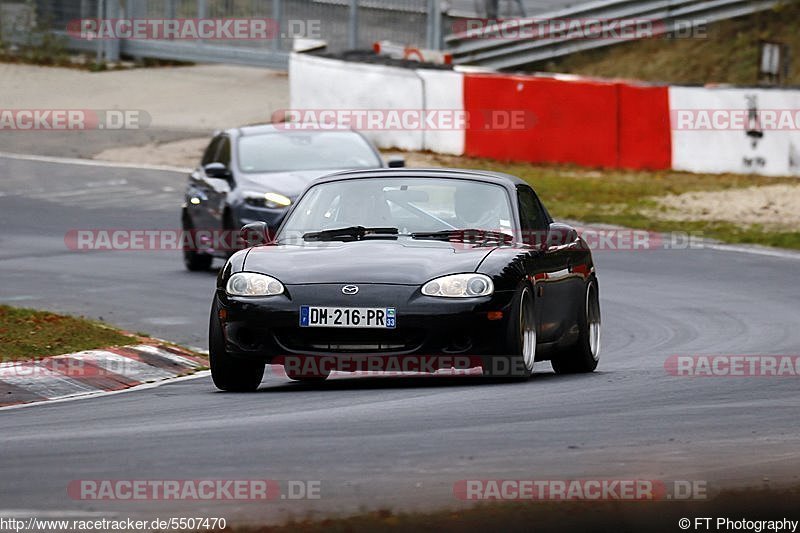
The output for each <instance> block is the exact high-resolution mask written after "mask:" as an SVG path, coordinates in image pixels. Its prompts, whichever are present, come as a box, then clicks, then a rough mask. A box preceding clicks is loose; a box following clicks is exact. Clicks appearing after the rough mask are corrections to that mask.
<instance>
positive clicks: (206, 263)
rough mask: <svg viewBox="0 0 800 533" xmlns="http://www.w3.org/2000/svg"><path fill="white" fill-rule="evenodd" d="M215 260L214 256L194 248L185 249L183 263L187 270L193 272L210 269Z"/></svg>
mask: <svg viewBox="0 0 800 533" xmlns="http://www.w3.org/2000/svg"><path fill="white" fill-rule="evenodd" d="M213 260H214V258H213V257H211V256H210V255H208V254H203V253H200V252H195V251H193V250H184V251H183V264H184V265H185V266H186V270H189V271H191V272H201V271H204V270H209V269H210V268H211V262H212V261H213Z"/></svg>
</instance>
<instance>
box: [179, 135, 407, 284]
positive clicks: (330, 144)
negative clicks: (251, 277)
mask: <svg viewBox="0 0 800 533" xmlns="http://www.w3.org/2000/svg"><path fill="white" fill-rule="evenodd" d="M301 126H302V125H298V124H294V125H289V126H284V127H277V126H274V125H259V126H245V127H241V128H233V129H229V130H226V131H223V132H220V133H218V134H216V135H215V136H214V137H213V139H211V142H210V143H209V145H208V147H207V148H206V150H205V153H204V154H203V158H202V160H201V162H200V165H199V166H198V167H197V168H196V169H195V170H194V171H193V172H192V173H191V174H190V175H189V183H188V185H187V187H186V192H185V200H184V204H183V209H182V213H181V220H182V224H183V230H184V232H194V234H196V235H198V236H199V238H198V239H196V242H195V239H193V240H192V241H191V245H190V246H186V247H185V249H184V254H183V259H184V263H185V265H186V268H188V269H189V270H206V269H208V268H209V267H210V266H211V262H212V260H213V258H214V257H222V258H225V257H228V256H229V255H230V254H231V251H232V249H233V243H232V242H231V239H230V238H228V237H229V235H226V234H230V233H231V232H234V231H235V232H236V233H237V234H238V230H239V228H240V227H241V226H242V225H243V224H248V223H250V222H255V221H262V222H266V223H267V225H268V226H269V227H270V228H272V229H273V230H274V229H276V228H277V227H278V225H279V224H280V222H281V220H283V217H284V215H286V212H287V210H288V207H289V206H290V205H291V204H292V202H294V201H295V200H296V199H297V196H298V195H299V194H300V193H301V192H303V190H304V189H305V188H306V186H308V184H309V183H310V182H311V180H313V179H314V178H317V177H319V176H324V175H326V174H330V173H331V172H334V171H337V170H345V169H364V168H380V167H383V166H384V162H383V160H382V159H381V157H380V154H379V153H378V151H377V150H376V149H375V146H374V145H373V144H372V143H371V142H370V141H368V140H367V139H366V138H365V137H364V136H362V135H361V134H359V133H357V132H355V131H350V130H342V129H312V128H308V129H306V128H303V127H301ZM403 165H404V162H403V160H402V159H393V160H390V161H389V162H388V166H391V167H398V166H403ZM213 232H216V234H215V233H213ZM204 236H205V237H204ZM220 243H223V244H220Z"/></svg>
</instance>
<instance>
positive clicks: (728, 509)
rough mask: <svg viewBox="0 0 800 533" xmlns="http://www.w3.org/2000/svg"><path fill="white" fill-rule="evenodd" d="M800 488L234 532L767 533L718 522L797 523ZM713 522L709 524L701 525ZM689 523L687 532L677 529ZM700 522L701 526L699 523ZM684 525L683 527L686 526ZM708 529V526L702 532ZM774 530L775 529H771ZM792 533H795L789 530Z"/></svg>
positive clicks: (492, 507)
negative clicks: (698, 520) (583, 532)
mask: <svg viewBox="0 0 800 533" xmlns="http://www.w3.org/2000/svg"><path fill="white" fill-rule="evenodd" d="M798 504H800V489H798V488H794V489H786V490H748V491H723V492H721V493H720V494H719V495H718V496H716V497H714V498H711V499H708V500H701V501H698V500H695V501H680V502H679V501H675V500H671V501H642V502H635V501H606V502H587V501H581V502H576V501H565V502H541V501H537V502H526V503H487V504H483V505H477V506H475V507H471V508H467V509H461V510H443V511H435V512H429V513H393V512H391V511H378V512H373V513H364V514H359V515H354V516H350V517H343V518H332V519H322V520H319V519H318V520H313V519H308V520H293V521H290V522H288V523H286V524H284V525H281V526H277V527H261V528H254V527H247V528H234V531H235V532H236V533H245V532H246V533H273V532H274V533H283V532H289V531H291V532H310V533H315V532H320V533H322V532H324V533H339V532H342V533H344V532H352V533H358V532H361V531H391V532H406V531H408V532H415V533H416V532H427V531H431V532H449V531H454V532H455V531H458V532H466V533H469V532H473V531H474V532H483V531H503V532H516V531H520V532H529V531H535V532H537V533H544V532H550V531H553V532H559V533H560V532H564V531H586V532H590V531H591V532H604V531H615V532H620V533H622V532H632V533H634V532H635V533H641V532H643V531H647V532H661V531H664V532H670V533H674V532H678V531H687V530H688V531H737V530H738V531H769V530H770V529H769V528H768V527H766V524H762V525H761V526H760V527H758V528H757V526H755V525H751V526H749V527H748V526H742V525H740V526H739V527H736V526H730V525H726V524H723V525H720V524H718V523H717V519H719V518H722V519H730V520H731V521H733V522H736V521H739V520H746V521H758V520H764V521H770V520H771V521H776V522H780V521H781V520H783V519H784V518H785V519H788V520H792V521H797V520H798V516H797V508H798V507H797V506H798ZM705 517H711V521H710V522H709V523H706V522H703V521H702V520H704V518H705ZM687 518H688V519H689V520H690V521H691V522H690V523H689V524H690V525H689V527H682V526H680V525H679V523H680V521H681V519H687ZM695 518H699V519H700V520H701V521H700V522H695ZM683 524H684V525H685V524H686V523H685V522H684V523H683ZM704 526H707V527H704ZM772 530H773V531H774V530H775V529H772ZM788 530H789V531H792V528H791V525H790V526H789V529H788Z"/></svg>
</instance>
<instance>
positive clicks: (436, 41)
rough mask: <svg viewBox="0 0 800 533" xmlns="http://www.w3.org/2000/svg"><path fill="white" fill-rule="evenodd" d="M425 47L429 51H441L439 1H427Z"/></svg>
mask: <svg viewBox="0 0 800 533" xmlns="http://www.w3.org/2000/svg"><path fill="white" fill-rule="evenodd" d="M425 37H426V39H425V46H426V47H427V48H429V49H431V50H441V49H442V6H441V0H428V24H427V28H426V35H425Z"/></svg>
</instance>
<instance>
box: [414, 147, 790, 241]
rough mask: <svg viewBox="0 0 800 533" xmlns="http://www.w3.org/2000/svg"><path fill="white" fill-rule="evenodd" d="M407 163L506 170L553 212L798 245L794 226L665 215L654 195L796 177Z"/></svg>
mask: <svg viewBox="0 0 800 533" xmlns="http://www.w3.org/2000/svg"><path fill="white" fill-rule="evenodd" d="M405 155H406V158H407V160H408V163H409V165H410V166H417V167H425V166H427V167H431V166H448V167H450V166H452V167H462V168H474V169H481V170H490V171H495V172H506V173H508V174H513V175H515V176H519V177H520V178H522V179H524V180H526V181H528V182H529V183H530V184H531V185H533V187H534V189H535V190H536V191H537V192H538V193H539V195H540V196H541V197H542V201H543V202H544V203H545V205H546V206H547V208H548V210H549V211H550V213H551V214H552V215H553V217H555V218H558V219H562V220H563V219H567V220H580V221H581V222H585V223H606V224H616V225H620V226H625V227H628V228H636V229H646V230H651V231H664V232H668V231H682V232H689V233H692V234H696V235H697V236H700V237H705V238H711V239H718V240H720V241H724V242H729V243H747V244H761V245H765V246H778V247H782V248H793V249H800V231H797V230H796V228H792V227H785V228H779V229H774V228H765V227H762V226H760V225H744V224H736V223H733V222H731V221H726V220H707V221H706V220H689V221H679V220H669V219H668V218H667V217H663V218H662V217H661V216H658V215H659V212H660V210H661V208H660V207H659V206H658V202H657V200H656V199H657V198H658V197H664V196H668V195H672V194H682V193H687V192H696V191H723V190H731V189H744V188H747V187H751V186H764V185H775V184H789V185H792V186H798V185H800V181H798V179H797V178H773V177H767V176H757V175H742V174H693V173H688V172H676V171H670V170H665V171H628V170H614V169H604V170H597V169H586V168H581V167H567V166H545V165H536V164H531V163H503V162H499V161H494V160H490V159H478V158H467V157H454V156H443V155H438V154H430V153H425V154H422V153H413V154H412V153H407V154H405Z"/></svg>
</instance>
